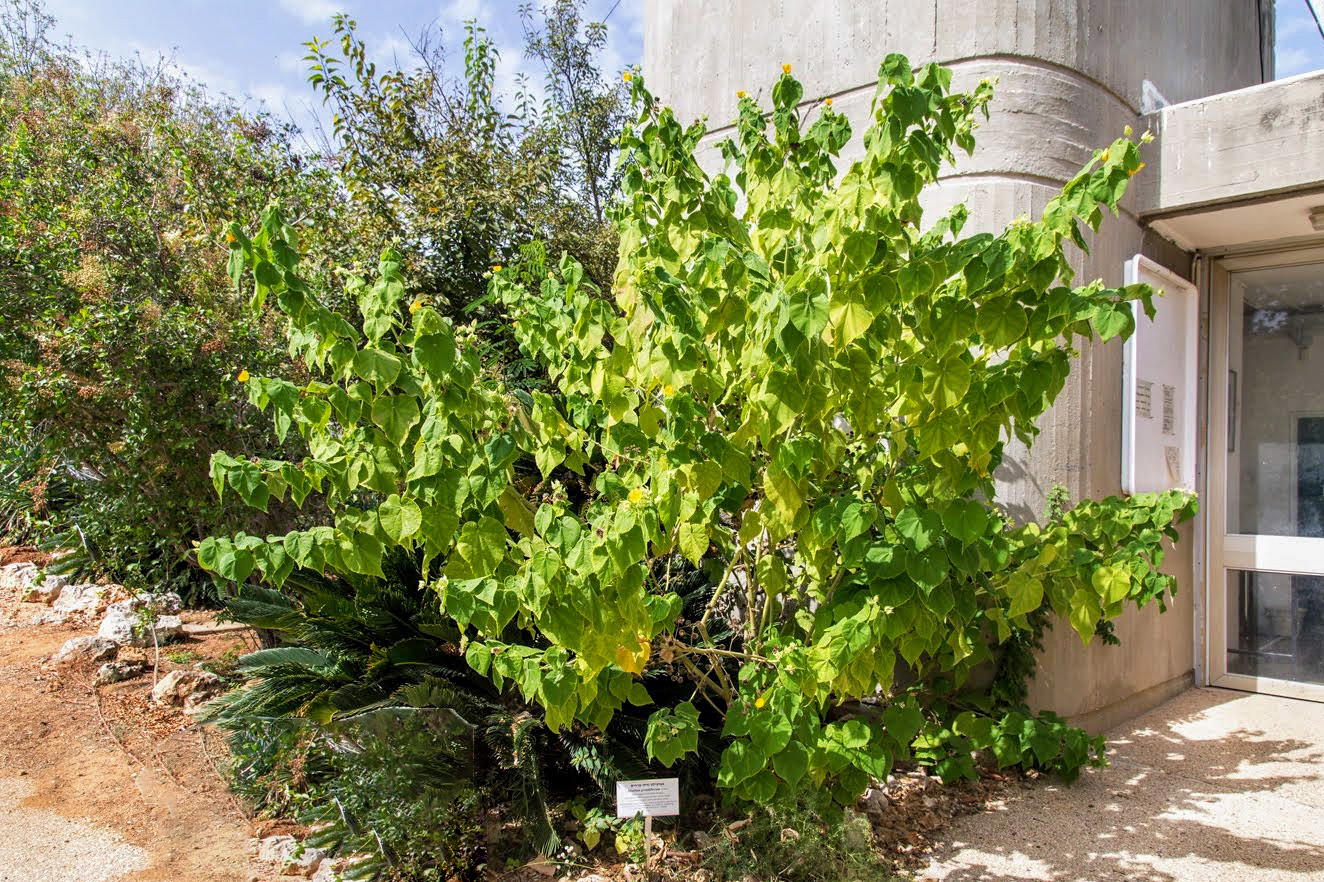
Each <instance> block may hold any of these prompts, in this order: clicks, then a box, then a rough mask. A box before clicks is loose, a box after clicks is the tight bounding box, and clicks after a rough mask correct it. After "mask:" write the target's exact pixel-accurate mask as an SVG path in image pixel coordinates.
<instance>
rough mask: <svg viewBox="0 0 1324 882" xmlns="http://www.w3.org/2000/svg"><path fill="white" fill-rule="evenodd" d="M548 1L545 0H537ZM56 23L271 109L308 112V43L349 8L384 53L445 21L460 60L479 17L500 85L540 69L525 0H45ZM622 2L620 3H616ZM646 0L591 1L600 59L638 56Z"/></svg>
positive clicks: (401, 49)
mask: <svg viewBox="0 0 1324 882" xmlns="http://www.w3.org/2000/svg"><path fill="white" fill-rule="evenodd" d="M534 2H535V5H540V3H541V0H534ZM45 5H46V7H47V9H48V10H49V11H50V12H51V13H52V14H53V15H54V16H55V17H56V18H57V19H58V23H59V27H58V28H57V32H58V33H60V34H68V35H69V36H71V37H72V38H73V41H74V42H75V43H76V44H79V45H82V46H86V47H88V48H89V49H92V50H94V51H104V52H106V53H108V54H110V55H111V56H115V57H126V56H132V55H133V54H134V53H139V54H141V55H142V56H143V58H144V59H146V60H148V61H155V60H156V59H157V58H158V57H160V56H162V55H164V56H167V57H170V58H173V59H174V61H175V63H176V64H178V65H179V67H180V68H182V69H183V71H184V72H185V73H187V74H188V75H189V76H191V77H192V78H194V79H196V80H198V81H200V82H202V83H205V84H206V85H208V86H210V87H212V88H214V89H218V90H221V91H224V92H226V93H227V94H229V95H230V96H232V97H234V98H248V99H250V100H251V101H252V102H253V103H257V102H263V103H265V105H266V106H267V108H268V109H269V110H272V111H273V112H275V113H277V114H280V115H284V114H285V113H286V112H287V111H288V112H289V113H290V114H291V115H292V116H293V117H294V118H295V119H296V120H297V121H299V122H301V123H302V122H304V121H306V120H307V119H308V114H309V113H311V112H313V108H314V107H315V106H316V105H317V101H318V100H319V99H317V98H316V96H315V95H314V93H313V92H312V90H311V88H310V87H309V86H308V85H307V70H306V67H307V66H306V63H305V62H304V61H303V56H304V55H305V54H306V51H307V50H306V49H305V48H304V46H303V43H304V42H305V41H306V40H308V39H309V38H310V37H312V36H314V35H316V36H319V37H327V36H329V35H330V34H331V26H330V20H331V16H332V15H333V14H334V13H336V12H346V13H349V15H350V16H352V17H353V18H354V19H355V20H356V21H357V22H358V25H359V34H360V36H361V37H363V39H364V40H365V42H366V43H367V44H368V46H369V48H370V49H372V50H374V51H375V52H376V53H377V57H378V61H379V62H381V61H386V62H388V63H389V62H390V61H391V59H392V58H393V57H398V58H400V59H401V60H402V61H404V62H406V63H407V59H408V55H409V44H408V42H407V40H406V35H409V36H414V35H417V34H418V33H419V32H420V31H421V30H423V29H426V28H433V29H435V28H438V27H439V28H441V30H442V33H443V35H444V45H446V46H447V47H448V48H449V47H456V48H455V49H454V50H453V51H452V53H451V54H452V55H455V56H456V60H457V61H459V60H460V56H459V53H461V52H462V51H463V50H461V49H459V48H458V47H459V45H460V43H461V41H462V40H463V33H464V31H463V22H465V21H467V20H468V19H477V20H478V21H479V23H480V24H482V25H483V26H484V27H485V28H487V30H488V32H489V33H490V34H491V35H492V37H493V39H494V40H495V41H496V44H497V47H498V49H499V50H500V53H501V62H500V65H499V66H498V70H497V76H498V85H499V86H501V87H503V91H504V92H509V91H511V89H512V87H513V85H514V82H515V77H516V75H517V74H518V73H520V72H524V73H527V74H528V75H529V79H530V81H531V82H532V84H533V85H534V86H538V85H539V84H541V82H542V73H541V71H540V70H539V69H537V68H535V67H534V65H533V63H530V62H529V61H528V60H526V59H525V58H524V50H523V44H524V35H523V27H522V25H521V22H520V17H519V6H520V0H230V2H220V3H218V2H216V0H45ZM613 6H615V7H616V8H615V10H614V11H613V9H612V7H613ZM643 6H644V0H620V3H619V4H617V3H616V0H587V4H586V7H585V11H586V15H587V17H589V18H590V19H591V20H595V21H600V20H601V19H602V17H603V16H606V15H607V14H608V13H609V12H610V13H611V15H610V18H609V19H608V21H607V24H608V28H609V42H608V46H607V50H606V52H605V53H604V57H603V59H602V62H603V66H604V67H605V68H606V69H607V70H609V71H616V70H622V69H624V68H625V67H626V66H628V65H631V64H636V63H638V62H639V61H640V58H641V55H642V49H643V27H642V14H643Z"/></svg>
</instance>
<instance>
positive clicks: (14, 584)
mask: <svg viewBox="0 0 1324 882" xmlns="http://www.w3.org/2000/svg"><path fill="white" fill-rule="evenodd" d="M36 579H37V565H36V564H34V563H11V564H5V565H4V566H3V567H0V588H17V589H19V590H20V591H21V590H22V589H24V588H26V587H28V586H29V585H31V584H32V583H33V582H34V581H36Z"/></svg>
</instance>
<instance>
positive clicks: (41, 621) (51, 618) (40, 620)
mask: <svg viewBox="0 0 1324 882" xmlns="http://www.w3.org/2000/svg"><path fill="white" fill-rule="evenodd" d="M28 624H29V625H63V624H64V615H63V614H62V613H57V612H50V611H47V612H43V613H37V614H36V615H35V616H33V617H32V618H31V619H30V620H29V621H28Z"/></svg>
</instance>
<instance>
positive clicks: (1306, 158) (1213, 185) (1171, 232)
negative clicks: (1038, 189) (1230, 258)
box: [1136, 71, 1324, 249]
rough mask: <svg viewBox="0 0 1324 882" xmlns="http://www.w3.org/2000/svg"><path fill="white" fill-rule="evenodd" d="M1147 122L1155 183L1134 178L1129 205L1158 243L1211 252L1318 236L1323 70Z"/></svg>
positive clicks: (1149, 177) (1168, 110)
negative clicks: (1153, 138)
mask: <svg viewBox="0 0 1324 882" xmlns="http://www.w3.org/2000/svg"><path fill="white" fill-rule="evenodd" d="M1149 123H1150V125H1151V126H1152V127H1153V128H1154V130H1155V131H1156V132H1158V143H1157V144H1156V145H1155V146H1156V147H1157V148H1158V149H1157V150H1153V151H1151V154H1152V159H1151V160H1150V162H1149V165H1150V168H1152V169H1153V170H1154V171H1155V174H1146V175H1144V176H1143V177H1142V178H1141V179H1140V187H1139V191H1138V193H1137V196H1138V198H1137V203H1136V204H1137V208H1138V210H1139V211H1140V213H1141V215H1142V217H1143V218H1144V219H1145V220H1146V221H1147V222H1148V223H1150V224H1151V225H1152V226H1153V227H1154V228H1155V229H1157V230H1159V231H1161V232H1162V233H1163V234H1164V235H1165V236H1168V237H1169V238H1171V239H1173V240H1175V241H1177V242H1179V243H1180V244H1182V245H1183V246H1185V247H1187V248H1200V249H1216V248H1229V247H1237V246H1243V245H1249V244H1252V243H1256V242H1268V241H1275V242H1282V241H1287V240H1292V239H1305V238H1308V237H1311V236H1315V235H1317V232H1316V231H1315V230H1314V229H1313V227H1312V226H1311V223H1310V212H1311V209H1313V208H1316V207H1317V206H1320V205H1324V71H1315V72H1313V73H1307V74H1301V75H1300V76H1297V77H1291V78H1290V79H1286V80H1279V81H1277V82H1273V83H1264V84H1261V85H1257V86H1251V87H1249V88H1246V89H1239V90H1237V91H1233V92H1227V93H1225V94H1221V95H1214V96H1210V97H1207V98H1199V99H1196V100H1192V101H1187V102H1185V103H1182V104H1174V105H1172V106H1169V107H1165V108H1163V109H1162V110H1160V111H1158V112H1156V113H1154V114H1153V115H1152V117H1151V118H1150V120H1149ZM1148 170H1149V169H1147V170H1146V171H1148Z"/></svg>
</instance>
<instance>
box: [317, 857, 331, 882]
mask: <svg viewBox="0 0 1324 882" xmlns="http://www.w3.org/2000/svg"><path fill="white" fill-rule="evenodd" d="M312 878H313V882H336V863H335V861H331V860H324V861H322V863H321V866H319V867H318V868H317V872H316V873H313V877H312Z"/></svg>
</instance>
